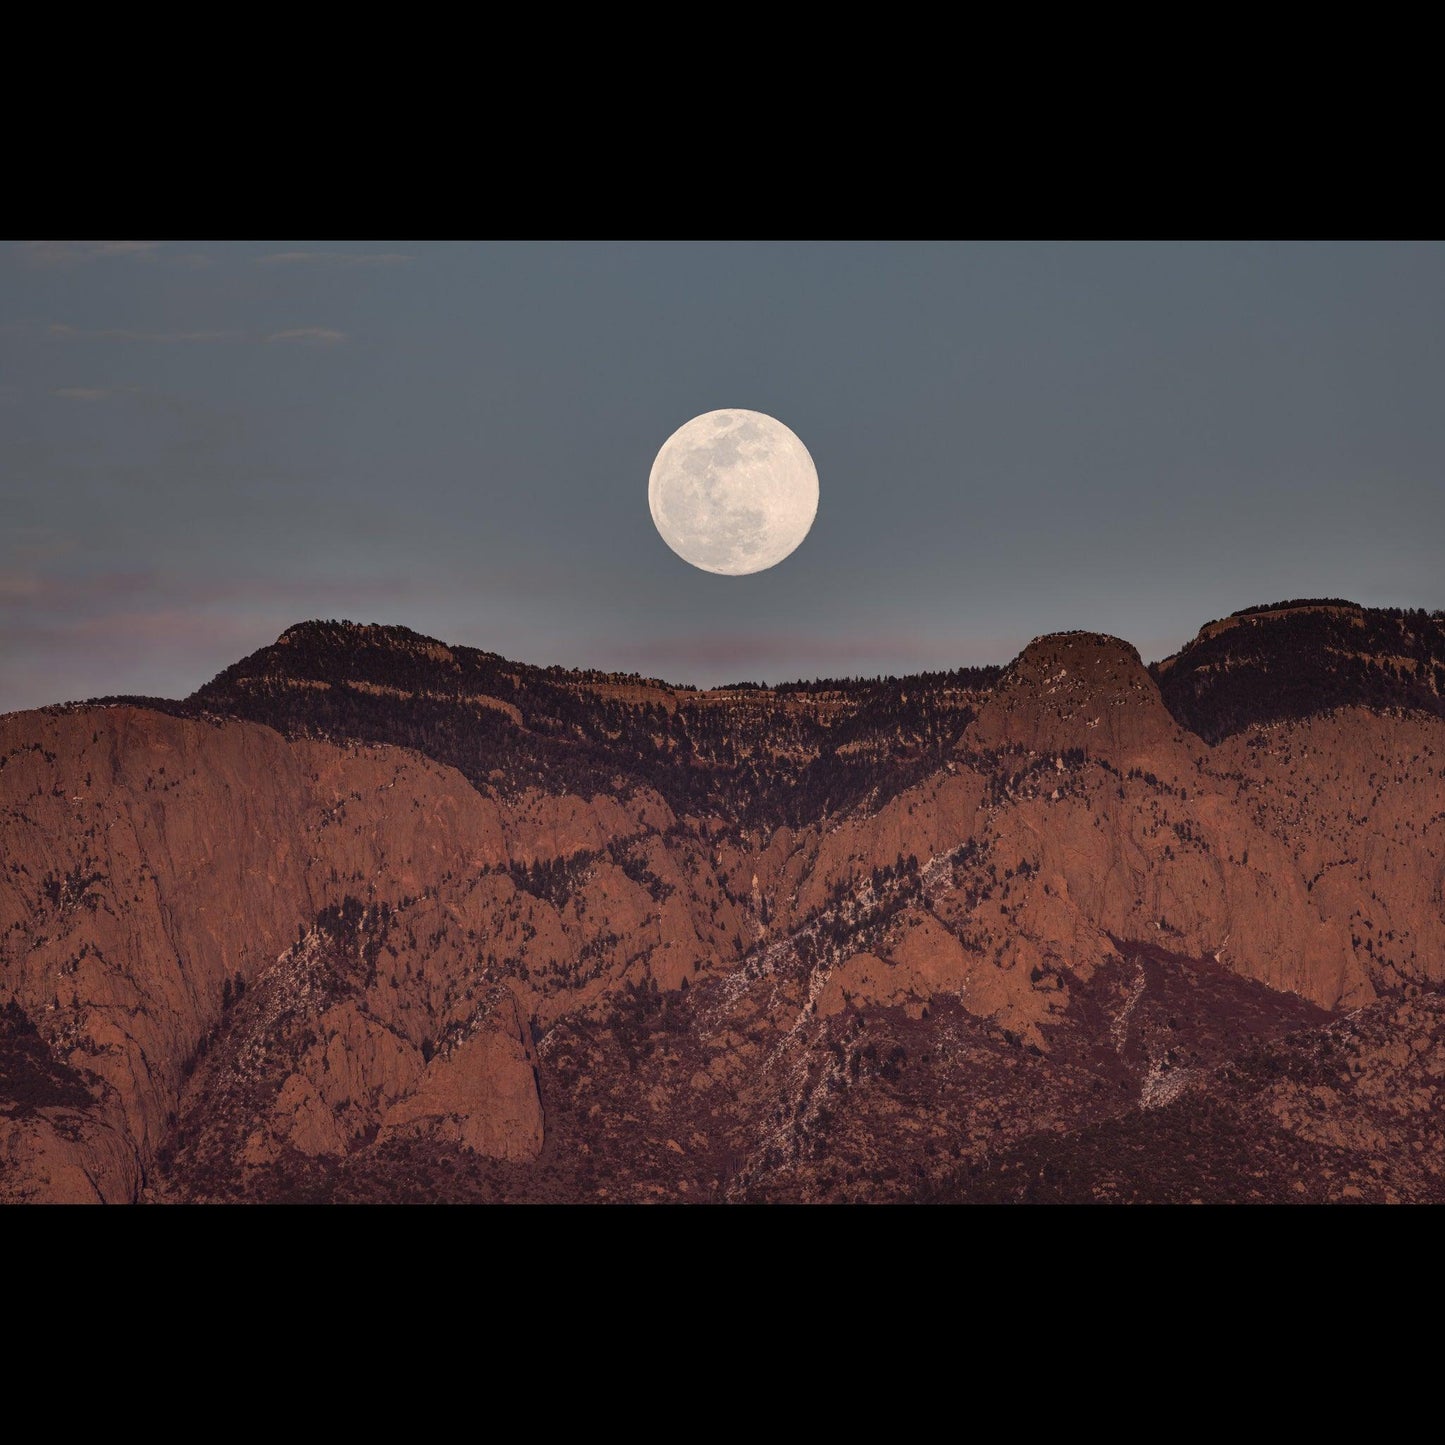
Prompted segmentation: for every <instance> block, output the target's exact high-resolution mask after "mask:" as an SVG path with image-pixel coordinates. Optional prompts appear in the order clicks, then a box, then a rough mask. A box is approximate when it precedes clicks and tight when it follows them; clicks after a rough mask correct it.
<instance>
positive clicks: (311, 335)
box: [266, 326, 346, 346]
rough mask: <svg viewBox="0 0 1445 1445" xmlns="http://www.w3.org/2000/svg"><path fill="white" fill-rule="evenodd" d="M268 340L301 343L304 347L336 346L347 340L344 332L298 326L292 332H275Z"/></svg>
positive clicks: (329, 328)
mask: <svg viewBox="0 0 1445 1445" xmlns="http://www.w3.org/2000/svg"><path fill="white" fill-rule="evenodd" d="M266 340H267V341H268V342H269V341H290V342H299V343H300V344H302V345H304V346H335V345H336V344H337V343H338V342H341V341H345V340H346V333H345V332H344V331H334V330H332V328H331V327H329V326H296V327H293V328H292V329H291V330H290V331H273V332H272V333H271V334H270V335H269V336H268V337H267V338H266Z"/></svg>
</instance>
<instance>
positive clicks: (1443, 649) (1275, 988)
mask: <svg viewBox="0 0 1445 1445" xmlns="http://www.w3.org/2000/svg"><path fill="white" fill-rule="evenodd" d="M1442 1076H1445V613H1441V612H1426V611H1423V610H1413V611H1410V610H1398V609H1378V608H1364V607H1360V606H1357V605H1355V604H1353V603H1350V602H1346V601H1342V600H1339V599H1304V600H1295V601H1289V602H1281V603H1277V604H1272V605H1269V606H1265V607H1252V608H1248V609H1246V610H1244V611H1241V612H1237V613H1234V614H1232V615H1231V616H1229V617H1226V618H1224V619H1221V620H1218V621H1214V622H1210V623H1208V624H1206V625H1205V626H1204V627H1203V628H1201V629H1200V631H1199V633H1198V635H1197V636H1196V637H1195V638H1194V640H1193V641H1192V642H1190V643H1189V644H1188V645H1187V646H1185V647H1184V648H1183V649H1181V650H1180V651H1179V652H1178V653H1177V654H1175V655H1174V656H1172V657H1169V658H1166V659H1164V660H1163V661H1160V662H1157V663H1154V664H1152V665H1149V666H1146V665H1145V664H1144V662H1143V661H1142V659H1141V658H1140V656H1139V654H1138V652H1137V651H1136V650H1135V649H1134V648H1133V647H1132V646H1130V645H1129V644H1128V643H1127V642H1124V641H1121V640H1120V639H1118V638H1114V637H1109V636H1106V635H1102V634H1098V633H1092V632H1060V633H1052V634H1048V635H1046V636H1043V637H1039V638H1036V639H1035V640H1034V641H1033V642H1031V643H1030V644H1029V645H1028V647H1026V648H1025V649H1024V651H1023V652H1022V653H1020V655H1019V656H1018V657H1016V658H1014V659H1013V660H1012V662H1010V663H1009V664H1008V665H1007V666H1006V667H990V668H961V669H957V670H954V671H950V672H936V673H926V674H921V675H916V676H910V677H886V678H884V677H876V678H871V679H859V678H848V679H824V680H818V681H812V682H801V681H800V682H797V683H792V684H783V685H775V686H771V687H767V686H763V685H760V684H751V683H741V684H737V685H735V686H729V687H723V688H717V689H711V690H698V689H695V688H689V687H678V686H672V685H669V684H667V683H665V682H662V681H659V680H656V679H652V678H645V677H640V676H637V675H635V674H628V675H624V674H615V673H602V672H587V671H571V670H565V669H561V668H556V667H549V668H542V667H534V666H528V665H526V664H522V663H517V662H512V661H508V660H507V659H505V658H502V657H500V656H497V655H496V654H493V653H489V652H484V651H479V650H476V649H473V648H467V647H458V646H449V645H446V644H444V643H442V642H439V641H436V640H434V639H431V638H428V637H423V636H421V635H419V634H417V633H415V632H412V631H409V630H408V629H406V628H403V627H389V626H374V625H365V626H363V625H358V624H354V623H349V622H335V621H332V622H322V621H313V622H305V623H301V624H299V625H297V626H295V627H292V628H289V629H288V630H287V631H286V632H284V633H283V634H282V635H281V636H280V637H279V638H278V639H277V640H276V642H275V643H274V644H272V645H271V646H269V647H265V648H263V649H261V650H260V651H258V652H256V653H253V654H252V655H251V656H249V657H246V658H244V659H242V660H241V661H239V662H237V663H235V664H234V665H233V666H231V667H229V668H227V669H226V670H225V671H224V672H222V673H221V674H219V675H218V676H217V677H216V678H215V679H213V680H212V681H211V682H209V683H207V684H206V685H205V686H204V687H202V688H200V689H199V690H198V691H197V692H195V693H194V694H192V695H191V696H190V697H188V698H186V699H183V700H168V699H157V698H143V697H125V698H104V699H96V700H93V701H91V702H88V703H83V704H66V705H61V706H55V707H49V708H43V709H40V710H37V711H31V712H21V713H11V714H7V715H5V716H0V1199H4V1200H8V1201H35V1202H41V1201H56V1202H71V1201H76V1202H78V1201H90V1200H103V1201H109V1202H129V1201H147V1202H193V1201H194V1202H205V1201H255V1202H278V1201H308V1202H383V1201H407V1202H411V1201H417V1202H419V1201H450V1202H559V1203H560V1202H583V1201H586V1202H623V1201H625V1202H634V1201H635V1202H641V1201H662V1202H821V1201H840V1202H841V1201H847V1202H875V1201H918V1202H924V1201H927V1202H980V1203H998V1202H1012V1201H1034V1202H1092V1201H1109V1202H1114V1201H1127V1202H1155V1203H1164V1202H1170V1203H1173V1202H1178V1203H1186V1202H1194V1201H1202V1202H1335V1201H1378V1202H1387V1201H1388V1202H1395V1201H1406V1202H1415V1201H1440V1200H1442V1199H1445V1138H1442V1105H1441V1092H1440V1091H1441V1087H1442Z"/></svg>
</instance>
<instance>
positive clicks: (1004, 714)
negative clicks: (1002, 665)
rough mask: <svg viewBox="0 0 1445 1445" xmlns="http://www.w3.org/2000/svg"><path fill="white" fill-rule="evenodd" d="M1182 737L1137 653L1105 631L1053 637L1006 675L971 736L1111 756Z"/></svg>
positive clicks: (1039, 641)
mask: <svg viewBox="0 0 1445 1445" xmlns="http://www.w3.org/2000/svg"><path fill="white" fill-rule="evenodd" d="M1176 731H1177V730H1176V728H1175V726H1174V722H1173V719H1172V718H1170V716H1169V713H1168V711H1167V709H1166V708H1165V707H1164V704H1163V701H1162V700H1161V698H1160V696H1159V688H1158V686H1157V684H1156V683H1155V682H1154V679H1153V678H1152V677H1150V676H1149V672H1148V669H1147V668H1146V667H1145V666H1144V663H1143V661H1142V660H1141V659H1140V657H1139V653H1138V650H1137V649H1136V648H1134V647H1133V646H1131V645H1130V644H1129V643H1127V642H1125V641H1123V640H1122V639H1121V638H1118V637H1110V636H1109V635H1108V634H1107V633H1102V632H1050V633H1046V634H1045V635H1044V636H1042V637H1036V638H1034V640H1033V641H1032V642H1031V643H1029V645H1028V646H1027V647H1026V648H1024V650H1023V651H1022V652H1021V653H1020V654H1019V655H1018V656H1017V657H1016V658H1015V659H1014V660H1013V662H1012V663H1011V664H1010V665H1009V667H1008V668H1007V669H1006V670H1005V672H1004V675H1003V677H1001V678H1000V679H999V682H998V685H997V686H996V687H995V688H994V691H993V695H992V696H991V697H990V698H989V699H988V701H987V702H986V703H985V704H984V705H983V707H982V708H981V709H980V711H979V716H978V721H977V722H976V723H975V724H974V726H973V728H972V729H970V736H971V738H973V739H976V741H977V742H978V743H981V744H983V745H985V746H991V747H996V746H1000V745H1006V744H1010V743H1014V744H1020V745H1022V746H1023V747H1026V748H1029V749H1031V750H1033V751H1035V752H1046V751H1062V750H1064V749H1068V748H1083V749H1084V751H1085V752H1086V753H1092V754H1106V755H1107V754H1113V753H1116V752H1119V751H1121V750H1125V751H1127V750H1130V749H1134V748H1137V747H1140V746H1146V745H1148V744H1151V743H1154V742H1160V741H1164V740H1166V739H1168V738H1171V737H1172V736H1173V735H1174V733H1175V732H1176Z"/></svg>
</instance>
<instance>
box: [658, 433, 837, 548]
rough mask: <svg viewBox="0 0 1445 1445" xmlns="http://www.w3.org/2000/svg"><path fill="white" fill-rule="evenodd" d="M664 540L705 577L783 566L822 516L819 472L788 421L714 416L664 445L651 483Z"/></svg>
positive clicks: (678, 434)
mask: <svg viewBox="0 0 1445 1445" xmlns="http://www.w3.org/2000/svg"><path fill="white" fill-rule="evenodd" d="M647 502H648V505H649V506H650V507H651V508H652V520H653V522H654V523H655V524H656V526H657V530H658V531H659V532H660V533H661V534H662V540H663V541H664V542H666V543H667V545H668V546H669V547H671V548H672V550H673V551H674V552H676V553H677V555H678V556H679V557H681V558H682V560H683V561H684V562H691V563H692V565H693V566H694V567H701V568H702V570H703V571H704V572H720V573H722V574H723V575H724V576H726V577H742V576H745V575H746V574H747V573H749V572H761V571H763V570H764V569H765V568H768V567H776V566H777V565H778V563H779V562H781V561H782V560H783V558H784V557H786V556H788V555H789V554H790V553H792V552H793V551H794V550H795V549H796V548H797V546H798V544H799V543H800V542H801V541H802V540H803V538H804V537H806V536H807V535H808V530H809V528H810V527H812V525H813V518H814V517H816V516H817V515H818V469H817V468H816V467H815V466H814V465H813V459H812V457H810V456H809V455H808V449H807V447H805V446H804V445H803V444H802V442H800V441H799V440H798V438H797V437H796V436H794V435H793V433H792V432H791V431H789V430H788V428H787V427H785V426H784V425H783V424H782V422H780V421H775V420H774V419H773V418H772V417H770V416H764V415H763V413H762V412H760V411H741V410H737V409H733V410H730V411H709V412H705V413H704V414H703V415H702V416H695V417H693V419H692V420H691V421H690V422H687V423H686V424H685V425H683V426H680V427H678V429H677V430H676V431H675V432H673V434H672V435H671V436H670V437H668V439H667V440H666V441H665V442H663V444H662V450H661V451H660V452H658V454H657V460H656V461H655V462H653V464H652V475H651V476H650V477H649V478H648V481H647Z"/></svg>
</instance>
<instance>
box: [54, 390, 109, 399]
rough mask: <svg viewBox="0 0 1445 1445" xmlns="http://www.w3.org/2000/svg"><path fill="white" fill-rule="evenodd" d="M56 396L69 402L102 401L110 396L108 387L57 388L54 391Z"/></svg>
mask: <svg viewBox="0 0 1445 1445" xmlns="http://www.w3.org/2000/svg"><path fill="white" fill-rule="evenodd" d="M55 395H56V396H63V397H66V398H68V399H69V400H70V401H104V400H105V399H106V397H108V396H109V395H110V388H109V387H108V386H59V387H56V389H55Z"/></svg>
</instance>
